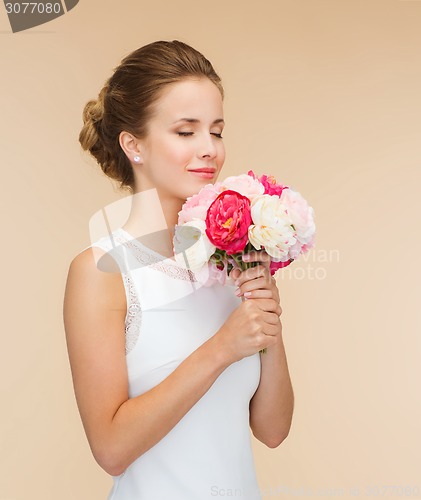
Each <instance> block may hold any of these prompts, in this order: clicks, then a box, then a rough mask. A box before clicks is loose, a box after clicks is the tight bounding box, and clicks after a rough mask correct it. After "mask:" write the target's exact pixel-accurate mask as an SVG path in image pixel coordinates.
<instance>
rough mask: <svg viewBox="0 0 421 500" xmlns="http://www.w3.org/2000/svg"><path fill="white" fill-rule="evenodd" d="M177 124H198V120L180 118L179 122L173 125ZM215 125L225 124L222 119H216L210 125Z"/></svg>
mask: <svg viewBox="0 0 421 500" xmlns="http://www.w3.org/2000/svg"><path fill="white" fill-rule="evenodd" d="M178 122H188V123H200V120H198V119H197V118H180V119H179V120H176V121H175V122H174V123H178ZM216 123H225V122H224V120H223V119H222V118H217V119H216V120H214V121H213V123H212V125H213V124H216Z"/></svg>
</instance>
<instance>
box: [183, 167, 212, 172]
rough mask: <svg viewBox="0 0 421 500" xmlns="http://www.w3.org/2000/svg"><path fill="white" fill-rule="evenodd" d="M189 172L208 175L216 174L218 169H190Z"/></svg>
mask: <svg viewBox="0 0 421 500" xmlns="http://www.w3.org/2000/svg"><path fill="white" fill-rule="evenodd" d="M189 172H206V173H208V174H214V173H215V172H216V168H207V167H206V168H195V169H190V170H189Z"/></svg>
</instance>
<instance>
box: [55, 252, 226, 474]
mask: <svg viewBox="0 0 421 500" xmlns="http://www.w3.org/2000/svg"><path fill="white" fill-rule="evenodd" d="M95 252H99V250H98V249H96V250H95ZM63 314H64V324H65V332H66V341H67V347H68V353H69V359H70V366H71V371H72V377H73V384H74V389H75V394H76V400H77V404H78V407H79V412H80V415H81V418H82V423H83V426H84V429H85V432H86V435H87V438H88V441H89V445H90V447H91V450H92V453H93V455H94V457H95V460H96V461H97V462H98V464H99V465H100V466H101V467H102V468H103V469H104V470H105V471H106V472H108V473H109V474H111V475H114V476H116V475H119V474H121V473H122V472H123V471H124V470H125V469H126V468H127V467H128V466H129V465H130V464H131V463H132V462H133V461H134V460H135V459H136V458H138V457H139V456H140V455H142V454H143V453H144V452H145V451H147V450H148V449H150V448H151V447H152V446H154V445H155V444H156V443H158V442H159V441H160V440H161V439H162V438H163V437H164V436H165V435H166V434H168V432H170V431H171V429H172V428H173V427H174V426H175V425H176V424H177V423H178V422H179V421H180V420H181V418H182V417H183V416H184V415H185V414H186V413H187V412H188V411H189V410H190V408H192V406H193V405H194V404H195V403H196V402H197V401H198V400H199V399H200V398H201V397H202V396H203V395H204V394H205V393H206V392H207V391H208V389H209V388H210V387H211V386H212V384H213V383H214V381H215V380H216V379H217V378H218V376H219V375H220V374H221V373H222V372H223V371H224V369H225V368H226V367H227V366H228V365H229V364H230V363H232V361H231V360H229V359H228V358H227V356H226V355H224V352H225V351H224V349H221V348H220V347H219V345H218V340H219V339H218V336H217V335H214V336H213V337H211V338H210V339H209V340H208V341H206V342H205V343H204V344H202V346H200V347H199V348H198V349H197V350H196V351H194V352H193V353H192V354H191V355H190V356H188V357H187V358H186V359H185V360H184V361H183V362H182V363H181V364H180V365H179V366H178V367H177V368H176V369H175V370H174V371H173V372H172V373H171V374H170V375H169V376H168V377H167V378H166V379H165V380H163V381H162V382H161V383H160V384H158V385H157V386H155V387H154V388H152V389H151V390H149V391H147V392H146V393H144V394H142V395H140V396H137V397H134V398H131V399H129V395H128V378H127V367H126V361H125V345H124V343H125V336H124V328H125V323H124V320H125V314H126V297H125V291H124V284H123V282H122V277H121V274H119V272H115V273H109V272H103V271H100V270H98V269H97V268H96V265H95V259H94V256H93V251H92V249H91V248H88V249H87V250H85V251H84V252H82V253H81V254H79V255H78V256H76V257H75V259H74V260H73V261H72V263H71V265H70V268H69V273H68V278H67V284H66V291H65V299H64V309H63Z"/></svg>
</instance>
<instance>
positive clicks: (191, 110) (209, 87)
mask: <svg viewBox="0 0 421 500" xmlns="http://www.w3.org/2000/svg"><path fill="white" fill-rule="evenodd" d="M155 111H156V113H155V118H156V119H158V120H160V121H165V122H171V123H172V122H174V121H176V120H179V119H181V118H186V117H188V118H196V119H199V120H204V121H210V122H213V121H214V120H215V119H216V118H223V102H222V96H221V93H220V91H219V89H218V87H217V86H216V85H215V84H214V83H213V82H212V81H211V80H209V79H208V78H200V79H192V78H189V79H184V80H182V81H180V82H176V83H172V84H170V85H167V86H166V87H165V88H164V90H163V92H162V94H161V96H160V97H159V98H158V100H157V102H156V106H155Z"/></svg>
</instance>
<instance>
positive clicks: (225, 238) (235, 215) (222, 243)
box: [205, 189, 252, 255]
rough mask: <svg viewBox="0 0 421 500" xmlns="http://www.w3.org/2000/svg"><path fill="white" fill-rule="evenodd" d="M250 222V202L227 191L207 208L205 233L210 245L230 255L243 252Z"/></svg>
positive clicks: (237, 194)
mask: <svg viewBox="0 0 421 500" xmlns="http://www.w3.org/2000/svg"><path fill="white" fill-rule="evenodd" d="M251 222H252V219H251V213H250V200H249V199H248V198H247V196H243V195H242V194H240V193H237V191H233V190H231V189H228V190H226V191H223V192H222V193H221V194H219V195H218V196H217V197H216V199H215V200H214V202H213V203H212V204H211V205H210V207H209V208H208V211H207V214H206V229H205V233H206V236H207V237H208V238H209V240H210V241H211V243H212V244H214V245H215V246H216V247H217V248H220V249H221V250H225V251H226V252H227V254H228V255H231V254H233V253H237V252H241V251H243V250H244V248H245V246H246V245H247V242H248V228H249V226H250V224H251Z"/></svg>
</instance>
